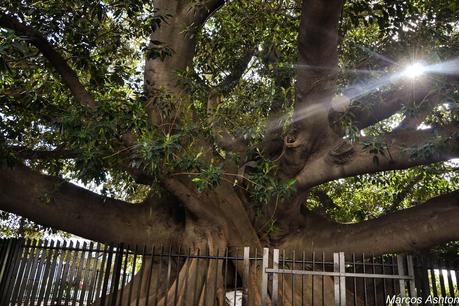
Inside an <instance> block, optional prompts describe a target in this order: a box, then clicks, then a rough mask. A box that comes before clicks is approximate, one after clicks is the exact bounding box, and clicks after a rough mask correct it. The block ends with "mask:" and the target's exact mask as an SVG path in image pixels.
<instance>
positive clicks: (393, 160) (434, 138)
mask: <svg viewBox="0 0 459 306" xmlns="http://www.w3.org/2000/svg"><path fill="white" fill-rule="evenodd" d="M458 131H459V127H458V126H457V125H450V126H445V127H441V128H438V129H427V130H415V131H401V132H394V133H390V134H387V135H385V136H384V137H382V138H381V139H380V140H374V139H361V140H360V141H359V142H358V143H355V144H354V145H352V146H351V145H349V148H348V149H347V150H345V151H343V152H344V153H343V155H345V157H346V158H343V159H337V157H336V156H335V155H334V154H331V153H332V152H333V150H329V151H328V152H324V153H323V154H321V155H319V156H318V157H317V158H315V159H313V160H310V161H309V162H308V163H307V164H306V166H305V168H304V170H302V171H301V172H300V173H299V174H298V175H297V177H296V179H297V186H298V187H299V188H310V187H313V186H317V185H319V184H322V183H325V182H328V181H331V180H335V179H338V178H345V177H350V176H355V175H361V174H366V173H375V172H380V171H387V170H401V169H407V168H410V167H414V166H419V165H426V164H431V163H435V162H441V161H446V160H449V159H452V158H455V157H457V156H459V142H458V141H457V140H456V137H455V135H457V132H458ZM365 141H368V142H375V141H378V143H379V144H380V146H381V148H383V149H384V150H383V151H382V152H380V153H372V152H370V151H369V149H368V147H366V145H365ZM426 146H430V147H431V148H432V150H433V151H432V150H431V151H430V152H424V153H423V152H422V150H423V148H424V149H425V148H426ZM410 150H413V151H414V152H416V151H420V152H421V153H423V154H419V156H415V155H414V154H412V153H413V152H412V153H410ZM383 153H384V154H383Z"/></svg>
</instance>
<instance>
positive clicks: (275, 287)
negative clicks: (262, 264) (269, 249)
mask: <svg viewBox="0 0 459 306" xmlns="http://www.w3.org/2000/svg"><path fill="white" fill-rule="evenodd" d="M273 269H279V249H274V250H273ZM271 296H272V306H277V303H278V302H279V301H278V300H279V273H276V272H274V273H273V292H272V294H271Z"/></svg>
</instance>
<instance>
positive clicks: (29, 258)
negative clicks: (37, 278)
mask: <svg viewBox="0 0 459 306" xmlns="http://www.w3.org/2000/svg"><path fill="white" fill-rule="evenodd" d="M37 244H38V241H37V240H33V241H32V244H31V246H30V247H29V249H28V250H27V257H26V259H25V270H24V274H23V279H22V282H21V283H20V286H19V291H18V295H17V296H16V298H13V302H14V301H15V300H17V299H20V301H21V304H22V302H23V301H24V295H25V293H26V287H27V284H28V282H29V275H30V273H31V272H30V271H31V270H32V265H33V262H34V259H33V254H34V250H35V247H36V245H37ZM18 281H21V280H19V279H18ZM26 303H27V301H26Z"/></svg>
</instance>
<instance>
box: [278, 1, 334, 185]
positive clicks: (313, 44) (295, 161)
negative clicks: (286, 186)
mask: <svg viewBox="0 0 459 306" xmlns="http://www.w3.org/2000/svg"><path fill="white" fill-rule="evenodd" d="M342 4H343V3H342V0H332V1H325V0H304V1H303V7H302V15H301V24H300V32H299V38H298V51H299V59H298V65H297V81H296V87H295V91H296V99H295V109H294V113H293V121H294V124H293V128H292V129H291V132H290V133H289V135H288V136H287V137H286V138H285V140H284V154H283V156H282V159H281V161H280V162H281V168H282V169H283V173H282V176H284V177H294V176H295V175H296V174H297V173H298V172H299V171H300V170H301V169H303V166H304V164H305V158H306V159H308V158H309V157H310V156H311V155H312V154H313V153H314V151H317V150H319V149H320V148H321V147H324V146H326V145H327V144H328V143H329V142H330V137H331V136H333V135H332V132H331V129H330V128H329V124H328V111H329V108H330V102H331V100H332V97H333V96H334V95H335V91H336V76H337V64H338V56H337V49H338V21H339V17H340V15H341V8H342Z"/></svg>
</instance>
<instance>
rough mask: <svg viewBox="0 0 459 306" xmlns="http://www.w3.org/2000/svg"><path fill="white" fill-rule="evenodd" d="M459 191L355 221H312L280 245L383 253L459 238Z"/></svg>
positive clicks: (323, 249) (318, 249)
mask: <svg viewBox="0 0 459 306" xmlns="http://www.w3.org/2000/svg"><path fill="white" fill-rule="evenodd" d="M458 218H459V191H455V192H451V193H449V194H446V195H441V196H438V197H435V198H432V199H430V200H429V201H427V202H426V203H425V204H420V205H418V206H415V207H412V208H408V209H405V210H402V211H397V212H395V213H392V214H389V215H385V216H383V217H380V218H377V219H374V220H369V221H364V222H361V223H356V224H336V223H332V222H328V223H323V222H322V223H320V224H318V223H309V224H306V225H305V226H304V227H303V229H301V230H298V231H297V232H295V233H292V234H291V235H288V236H286V237H285V238H284V239H283V241H282V242H280V244H279V247H280V248H282V249H289V250H306V251H316V252H336V251H342V252H349V253H356V254H358V253H366V254H368V253H370V254H384V253H392V252H394V253H395V252H408V251H414V250H419V249H425V248H428V247H431V246H433V245H436V244H440V243H443V242H447V241H452V240H457V239H459V223H458V222H457V220H458Z"/></svg>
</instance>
